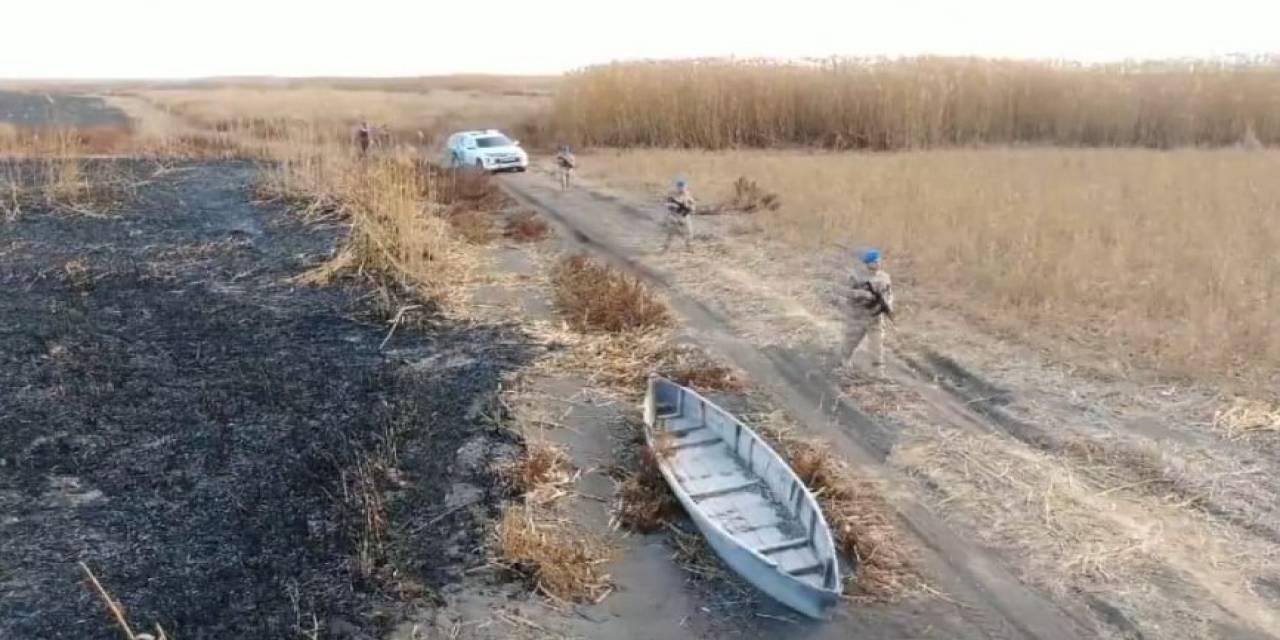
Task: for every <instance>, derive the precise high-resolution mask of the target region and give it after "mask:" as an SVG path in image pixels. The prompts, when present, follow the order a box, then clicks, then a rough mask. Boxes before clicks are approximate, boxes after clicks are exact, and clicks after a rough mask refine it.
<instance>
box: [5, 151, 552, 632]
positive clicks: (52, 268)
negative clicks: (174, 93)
mask: <svg viewBox="0 0 1280 640" xmlns="http://www.w3.org/2000/svg"><path fill="white" fill-rule="evenodd" d="M131 171H133V172H134V174H135V175H137V176H139V178H140V180H142V179H145V180H143V181H144V182H145V184H144V185H143V186H142V187H140V188H139V190H138V193H137V196H136V199H135V200H134V202H133V203H132V204H131V205H130V206H128V207H126V208H125V209H124V210H122V211H119V212H118V213H116V214H115V215H113V216H111V217H108V218H92V217H85V216H77V215H73V214H67V213H59V212H27V213H26V214H25V215H24V216H22V217H20V218H18V219H17V220H16V221H13V222H7V223H6V222H2V221H0V540H3V542H4V543H3V544H0V637H2V638H75V639H93V638H115V637H118V636H117V631H116V630H115V629H113V628H112V627H111V625H110V624H109V622H108V618H107V616H106V613H105V611H104V610H103V609H102V607H101V605H100V603H99V602H97V600H96V599H95V598H94V597H93V596H92V594H91V593H90V592H89V591H88V590H87V589H86V588H85V584H84V582H83V576H82V575H81V573H80V570H79V568H78V566H77V562H78V561H84V562H86V563H87V564H88V565H89V566H90V567H92V568H93V569H94V570H95V572H96V573H97V574H98V576H99V577H100V578H101V579H102V581H103V583H104V584H105V586H106V587H107V588H108V589H109V590H110V591H111V592H112V593H113V594H114V595H115V596H116V597H117V598H118V599H120V600H122V601H123V602H124V604H125V605H126V606H127V608H128V611H129V614H130V617H131V618H132V619H133V620H134V621H135V623H137V624H139V625H140V626H144V627H150V625H151V624H152V623H154V622H159V623H161V624H163V625H164V627H165V628H166V630H168V631H169V633H170V634H171V635H172V636H176V637H178V638H183V639H184V640H186V639H195V638H231V637H244V638H280V637H299V636H300V635H301V634H304V633H308V632H310V631H311V630H312V629H318V630H319V634H318V635H319V637H364V636H363V634H365V633H370V632H373V631H375V630H376V629H377V628H378V627H381V626H383V625H387V624H390V623H392V622H394V621H395V619H396V618H397V617H398V616H399V615H400V614H401V613H403V612H404V611H405V610H406V609H407V608H408V607H410V606H412V605H413V604H414V602H415V600H416V601H422V600H423V599H429V598H430V597H431V593H432V591H433V590H434V589H437V588H439V587H441V586H442V585H443V584H445V583H446V582H448V581H449V580H451V579H452V578H453V577H454V576H456V575H457V573H458V572H459V571H460V570H461V569H462V568H464V567H465V565H468V564H469V563H472V562H480V561H482V560H481V559H480V558H479V556H478V555H477V556H476V557H471V554H482V553H483V552H482V551H472V550H477V549H479V548H480V547H481V542H480V539H481V537H482V535H483V533H482V531H480V523H479V520H478V518H479V517H480V516H483V515H484V512H485V511H486V510H488V509H489V508H490V507H491V505H492V504H493V501H492V498H495V497H496V496H487V495H486V496H483V497H482V498H481V499H479V500H478V501H477V503H476V506H475V507H474V508H472V509H469V510H460V511H458V512H457V513H452V512H450V515H449V516H448V517H446V518H438V517H437V516H439V515H440V514H443V513H446V507H445V500H446V494H447V492H448V491H449V489H450V482H449V481H448V480H447V478H448V477H450V476H451V475H452V474H453V473H454V472H455V470H454V469H453V468H452V465H453V463H454V458H455V455H454V454H455V452H456V451H457V450H458V448H459V446H460V445H461V444H463V443H464V442H468V443H474V442H475V441H476V440H477V438H480V439H482V440H483V439H485V438H489V439H491V440H494V441H497V440H501V439H502V438H504V437H506V436H503V435H501V433H499V432H496V431H494V430H492V429H490V428H489V427H487V426H486V425H485V424H483V423H482V417H481V416H480V415H479V414H480V413H481V412H478V411H477V410H476V409H477V407H481V406H483V405H484V403H485V400H486V398H487V397H489V394H490V393H491V392H492V391H493V390H494V389H495V387H496V385H497V381H498V378H499V376H501V375H502V373H503V372H504V371H505V370H507V369H509V368H512V367H515V366H519V364H520V363H522V362H523V361H524V360H525V358H526V357H527V354H526V353H525V347H523V346H522V345H523V344H524V340H523V339H522V338H521V337H520V336H519V335H518V334H516V333H515V331H514V329H512V328H510V327H493V326H474V325H468V326H466V327H465V328H463V327H456V326H452V325H450V324H448V323H445V322H443V321H440V322H436V323H435V324H434V325H432V326H433V328H432V329H430V330H425V331H424V330H418V331H411V330H405V329H402V330H400V331H397V332H396V334H395V337H394V338H393V339H392V340H390V342H388V343H387V344H386V345H385V347H384V346H382V345H381V343H382V342H383V339H384V338H385V337H386V334H387V325H386V324H385V322H383V321H382V319H381V318H379V317H378V316H377V315H376V314H375V313H373V312H372V311H371V309H370V304H369V303H368V300H369V296H368V295H367V294H368V292H369V291H368V288H367V285H365V284H363V283H356V282H348V283H345V284H343V285H340V286H335V287H330V288H320V289H313V288H301V287H298V286H295V285H294V284H292V283H291V282H290V281H289V278H290V277H291V276H294V275H296V274H297V273H299V272H301V271H303V270H304V269H305V268H307V267H308V266H310V265H312V264H315V263H317V262H319V261H321V260H323V259H325V258H326V257H327V256H328V255H330V253H331V252H332V250H333V247H334V246H335V244H336V243H337V242H338V240H339V238H340V236H341V233H342V229H341V228H340V227H330V228H317V227H314V226H305V225H303V224H302V223H300V222H299V221H298V220H296V219H295V218H294V217H293V216H291V215H290V214H288V213H287V212H285V211H282V210H277V209H273V208H269V207H261V206H257V205H255V204H253V203H252V202H251V200H250V199H251V197H252V196H251V194H252V189H251V186H252V180H253V176H254V167H253V166H251V165H248V164H241V163H221V164H192V165H182V166H177V167H170V168H169V169H168V170H166V171H164V172H161V173H152V172H151V169H150V168H147V167H142V166H133V167H131ZM445 353H447V354H449V357H448V359H447V360H448V363H449V366H434V365H432V364H430V363H432V362H438V361H440V358H439V356H440V355H441V354H445ZM424 363H425V364H424ZM473 462H474V461H473ZM362 470H363V471H362ZM362 472H363V473H364V474H365V475H366V476H367V477H366V480H368V482H369V484H371V485H372V486H375V487H376V488H377V489H378V490H379V491H380V492H381V495H380V498H381V499H385V500H386V509H385V515H386V517H387V522H388V525H387V528H386V531H385V532H384V533H383V534H382V537H381V538H380V540H381V541H382V544H381V545H380V546H379V548H377V549H376V550H375V552H374V553H373V554H372V555H371V556H370V564H369V566H368V567H365V568H367V569H369V570H368V571H362V570H361V567H360V566H359V564H360V563H359V562H358V561H357V560H358V558H359V555H360V554H359V548H360V544H359V543H360V539H361V538H360V536H361V533H362V531H364V530H365V528H364V526H365V517H366V515H367V514H366V513H364V512H363V511H362V509H361V507H362V505H363V504H364V503H363V502H362V501H361V500H360V499H358V496H353V495H351V492H352V490H353V488H356V487H357V486H358V484H359V483H356V482H353V478H355V477H356V475H357V474H359V473H362ZM477 510H478V511H479V513H477ZM446 538H447V539H448V541H449V545H448V547H449V548H450V549H453V551H452V552H451V553H449V554H448V555H446V554H445V553H444V552H445V546H446V545H444V544H443V541H444V539H446ZM458 550H463V551H458ZM406 585H409V587H408V588H406ZM422 587H425V588H422Z"/></svg>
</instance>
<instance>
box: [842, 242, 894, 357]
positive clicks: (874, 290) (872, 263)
mask: <svg viewBox="0 0 1280 640" xmlns="http://www.w3.org/2000/svg"><path fill="white" fill-rule="evenodd" d="M861 261H862V264H863V265H864V266H865V267H866V273H862V272H860V271H859V270H854V272H853V273H851V274H849V283H848V296H847V301H846V302H847V303H848V308H847V309H846V313H847V314H848V320H847V324H846V325H845V337H844V345H843V347H842V348H841V364H842V366H843V367H844V368H845V369H851V368H852V367H853V354H854V352H856V351H857V350H858V347H859V346H860V345H861V344H862V341H863V340H864V339H865V338H867V337H868V335H870V338H871V344H870V345H869V347H870V349H871V365H872V366H873V367H875V369H876V372H877V373H883V372H884V329H885V327H884V325H885V320H886V318H887V319H890V320H892V319H893V285H892V282H891V279H890V278H889V272H888V271H885V270H884V266H883V265H882V264H881V261H880V251H879V250H878V249H867V250H866V251H864V252H863V254H862V257H861Z"/></svg>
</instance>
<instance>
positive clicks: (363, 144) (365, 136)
mask: <svg viewBox="0 0 1280 640" xmlns="http://www.w3.org/2000/svg"><path fill="white" fill-rule="evenodd" d="M372 144H373V129H371V128H370V127H369V122H368V121H367V120H361V121H360V126H359V127H356V145H357V146H358V147H359V149H360V155H362V156H364V155H368V153H369V146H370V145H372Z"/></svg>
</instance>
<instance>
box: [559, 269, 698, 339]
mask: <svg viewBox="0 0 1280 640" xmlns="http://www.w3.org/2000/svg"><path fill="white" fill-rule="evenodd" d="M551 283H552V287H553V295H554V302H555V306H556V310H557V311H559V312H560V314H561V315H562V316H563V317H564V319H565V321H566V322H568V323H569V325H570V326H572V327H573V328H575V329H577V330H579V331H604V332H607V333H626V332H634V331H648V330H653V329H658V328H662V327H667V326H670V325H671V323H672V321H673V320H672V317H671V312H670V310H669V309H667V306H666V305H665V304H663V303H662V302H661V301H659V300H658V299H657V298H656V297H654V295H653V293H652V292H651V291H650V290H649V287H647V286H645V284H644V283H643V282H641V281H640V279H639V278H637V277H634V276H629V275H626V274H625V273H622V272H621V271H618V270H617V269H614V268H612V267H610V266H608V265H605V264H601V263H599V262H596V261H594V260H592V259H590V258H588V257H586V256H582V255H575V256H568V257H566V258H564V259H562V260H561V261H560V262H559V263H558V264H556V265H555V267H554V268H553V269H552V271H551Z"/></svg>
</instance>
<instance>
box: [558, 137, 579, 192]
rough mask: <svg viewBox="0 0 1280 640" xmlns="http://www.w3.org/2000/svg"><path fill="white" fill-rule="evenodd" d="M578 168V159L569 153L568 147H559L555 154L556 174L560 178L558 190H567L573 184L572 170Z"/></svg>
mask: <svg viewBox="0 0 1280 640" xmlns="http://www.w3.org/2000/svg"><path fill="white" fill-rule="evenodd" d="M576 168H578V159H577V158H575V157H573V152H571V151H569V145H567V144H562V145H560V151H559V153H557V154H556V174H557V175H558V176H559V177H560V188H561V189H568V188H569V187H570V186H572V184H573V170H574V169H576Z"/></svg>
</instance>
